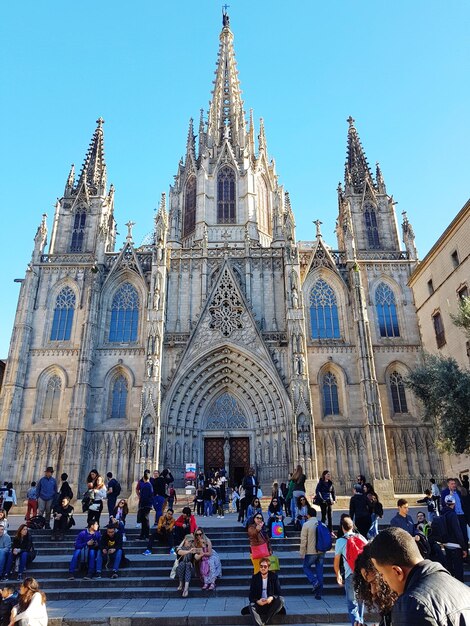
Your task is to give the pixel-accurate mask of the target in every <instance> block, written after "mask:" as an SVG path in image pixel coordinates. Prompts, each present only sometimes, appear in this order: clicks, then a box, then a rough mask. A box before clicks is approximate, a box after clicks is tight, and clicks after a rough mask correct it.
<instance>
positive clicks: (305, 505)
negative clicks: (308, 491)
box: [295, 496, 310, 529]
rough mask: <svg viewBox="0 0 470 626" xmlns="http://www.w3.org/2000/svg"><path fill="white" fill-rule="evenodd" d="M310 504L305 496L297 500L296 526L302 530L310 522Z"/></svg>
mask: <svg viewBox="0 0 470 626" xmlns="http://www.w3.org/2000/svg"><path fill="white" fill-rule="evenodd" d="M309 508H310V504H309V502H308V500H307V498H306V497H305V496H300V498H298V500H297V516H296V518H295V523H296V526H297V527H298V528H300V529H302V526H303V525H304V524H305V522H306V521H307V520H308V514H307V513H308V510H309Z"/></svg>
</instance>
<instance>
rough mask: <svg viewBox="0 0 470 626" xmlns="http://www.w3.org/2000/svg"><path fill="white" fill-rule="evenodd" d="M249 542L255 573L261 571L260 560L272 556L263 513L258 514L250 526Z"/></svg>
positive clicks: (248, 530) (248, 529)
mask: <svg viewBox="0 0 470 626" xmlns="http://www.w3.org/2000/svg"><path fill="white" fill-rule="evenodd" d="M247 532H248V540H249V542H250V552H251V561H252V563H253V568H254V573H255V574H257V573H258V571H259V564H260V559H261V558H263V557H266V556H269V555H271V554H272V550H271V543H270V540H269V535H268V532H267V530H266V528H265V526H264V520H263V516H262V515H261V513H256V514H255V516H254V517H253V522H252V523H250V524H248V528H247Z"/></svg>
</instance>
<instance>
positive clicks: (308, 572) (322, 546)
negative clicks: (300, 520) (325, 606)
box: [300, 506, 332, 600]
mask: <svg viewBox="0 0 470 626" xmlns="http://www.w3.org/2000/svg"><path fill="white" fill-rule="evenodd" d="M307 518H308V519H307V521H306V522H305V523H304V525H303V526H302V532H301V533H300V558H301V559H303V570H304V574H305V576H306V577H307V579H308V581H309V583H310V584H311V585H312V591H313V593H314V594H315V600H321V594H322V591H323V564H324V560H325V552H326V551H327V550H330V549H331V546H332V542H331V533H330V531H329V530H328V527H327V526H325V524H322V522H319V521H318V520H317V512H316V511H315V509H314V508H313V507H310V506H309V507H308V509H307ZM328 542H329V547H328ZM314 567H315V573H314V572H313V568H314Z"/></svg>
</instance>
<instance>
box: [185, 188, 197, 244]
mask: <svg viewBox="0 0 470 626" xmlns="http://www.w3.org/2000/svg"><path fill="white" fill-rule="evenodd" d="M195 228H196V177H195V176H191V178H189V179H188V181H187V183H186V189H185V196H184V224H183V237H186V235H190V234H191V233H192V232H193V231H194V229H195Z"/></svg>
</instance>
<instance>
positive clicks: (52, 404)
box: [42, 375, 62, 421]
mask: <svg viewBox="0 0 470 626" xmlns="http://www.w3.org/2000/svg"><path fill="white" fill-rule="evenodd" d="M61 390H62V381H61V380H60V377H59V376H57V375H54V376H51V377H50V378H49V380H48V381H47V387H46V394H45V396H44V407H43V410H42V418H43V419H45V420H55V421H57V420H58V419H59V404H60V393H61Z"/></svg>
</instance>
